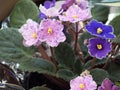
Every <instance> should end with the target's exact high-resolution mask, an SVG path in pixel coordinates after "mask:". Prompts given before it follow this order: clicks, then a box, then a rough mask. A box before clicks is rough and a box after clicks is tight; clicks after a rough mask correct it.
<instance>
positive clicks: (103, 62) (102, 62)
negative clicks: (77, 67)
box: [84, 58, 107, 69]
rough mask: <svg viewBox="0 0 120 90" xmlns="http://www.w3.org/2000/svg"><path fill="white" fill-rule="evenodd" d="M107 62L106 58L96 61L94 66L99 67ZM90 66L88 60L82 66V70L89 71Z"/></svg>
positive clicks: (90, 61) (90, 62)
mask: <svg viewBox="0 0 120 90" xmlns="http://www.w3.org/2000/svg"><path fill="white" fill-rule="evenodd" d="M106 62H107V59H106V58H103V59H102V60H99V59H97V60H96V61H95V66H98V65H101V64H105V63H106ZM91 64H92V60H89V61H88V62H87V63H86V64H85V65H84V69H90V67H91Z"/></svg>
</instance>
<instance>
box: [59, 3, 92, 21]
mask: <svg viewBox="0 0 120 90" xmlns="http://www.w3.org/2000/svg"><path fill="white" fill-rule="evenodd" d="M89 18H91V12H90V9H89V8H87V9H83V10H82V9H81V8H80V7H79V6H78V5H75V4H73V5H72V6H70V7H69V8H68V9H67V11H66V12H63V13H62V15H59V19H60V20H61V21H70V22H72V23H75V22H78V21H85V20H87V19H89Z"/></svg>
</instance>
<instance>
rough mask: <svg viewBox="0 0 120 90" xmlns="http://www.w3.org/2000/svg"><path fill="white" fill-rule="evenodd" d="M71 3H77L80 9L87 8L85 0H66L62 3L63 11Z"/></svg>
mask: <svg viewBox="0 0 120 90" xmlns="http://www.w3.org/2000/svg"><path fill="white" fill-rule="evenodd" d="M73 4H77V5H78V6H79V7H80V8H81V9H87V8H88V1H87V0H66V2H65V3H64V4H63V5H62V9H63V10H64V11H65V10H67V9H68V8H69V7H70V6H71V5H73Z"/></svg>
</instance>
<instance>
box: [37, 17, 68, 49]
mask: <svg viewBox="0 0 120 90" xmlns="http://www.w3.org/2000/svg"><path fill="white" fill-rule="evenodd" d="M63 28H64V27H63V25H62V23H61V22H60V21H58V20H55V19H53V20H51V19H44V20H42V21H41V23H40V33H39V36H40V38H39V40H40V41H41V42H46V43H47V44H48V45H49V46H51V47H56V46H58V44H59V43H60V42H64V41H65V40H66V37H65V35H64V33H63Z"/></svg>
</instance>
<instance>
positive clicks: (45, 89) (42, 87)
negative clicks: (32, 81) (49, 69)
mask: <svg viewBox="0 0 120 90" xmlns="http://www.w3.org/2000/svg"><path fill="white" fill-rule="evenodd" d="M30 90H51V89H50V88H47V87H44V86H37V87H33V88H32V89H30Z"/></svg>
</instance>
